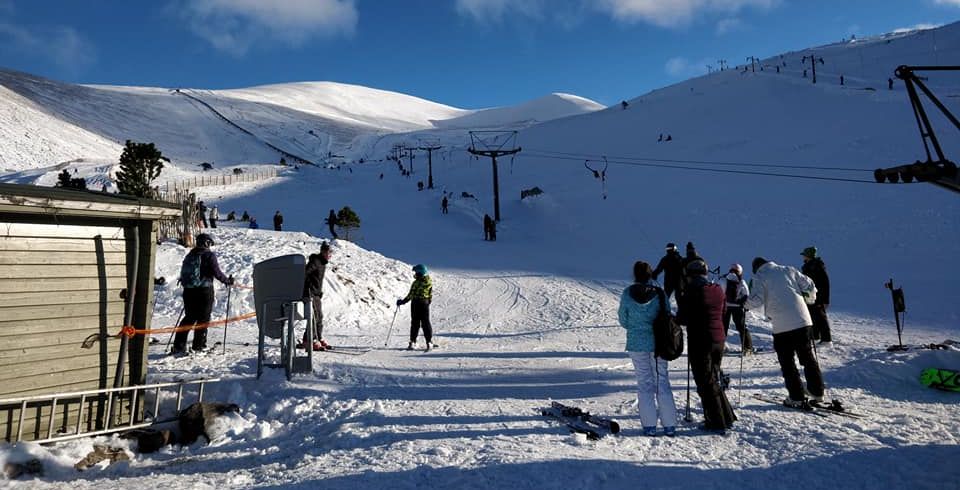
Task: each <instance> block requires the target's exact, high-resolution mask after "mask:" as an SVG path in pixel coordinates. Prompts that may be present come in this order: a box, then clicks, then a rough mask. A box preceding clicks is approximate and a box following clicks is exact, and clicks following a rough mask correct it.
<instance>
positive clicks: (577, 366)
mask: <svg viewBox="0 0 960 490" xmlns="http://www.w3.org/2000/svg"><path fill="white" fill-rule="evenodd" d="M216 236H217V239H218V241H219V243H218V244H217V246H216V247H215V249H216V250H217V252H218V254H219V256H220V257H221V263H222V265H223V267H224V269H225V270H226V271H228V272H231V273H233V274H235V275H236V277H237V278H238V280H239V282H241V283H246V284H249V283H250V282H251V279H250V275H251V272H252V266H253V264H254V263H256V262H258V261H260V260H263V259H266V258H269V257H273V256H276V255H282V254H288V253H302V254H309V253H313V252H316V251H317V250H318V249H319V245H320V242H321V239H320V238H315V237H311V236H308V235H306V234H303V233H299V232H280V233H277V232H273V231H262V230H258V231H252V230H246V229H237V228H223V229H219V230H218V231H217V233H216ZM184 253H185V250H184V249H183V248H182V247H179V246H177V245H175V244H169V243H165V244H163V245H162V246H161V247H160V250H159V257H158V266H157V273H158V274H160V275H164V276H166V277H167V278H168V279H169V278H171V277H175V275H176V273H177V271H178V269H179V263H180V260H181V258H182V257H183V255H184ZM331 265H332V269H330V270H329V272H328V275H327V280H326V283H325V295H324V309H325V312H326V315H327V319H326V322H325V323H326V330H325V336H326V337H327V339H328V340H329V341H330V342H331V343H332V344H334V345H337V346H359V347H369V348H372V349H373V350H372V351H370V352H369V353H367V354H365V355H361V356H353V355H345V354H338V353H318V354H317V356H316V358H315V360H314V364H315V374H313V375H298V376H295V377H294V379H293V380H292V381H287V380H286V379H285V377H284V376H283V374H282V372H281V371H279V370H271V369H268V370H267V371H266V373H265V375H264V376H263V377H262V378H261V379H259V380H257V379H256V378H255V373H256V362H255V359H256V335H257V334H256V332H257V330H256V326H255V323H254V321H252V320H250V321H246V322H243V323H241V324H231V325H230V326H229V330H228V339H227V344H226V354H225V355H223V354H221V351H219V349H218V350H216V351H215V352H214V353H212V354H207V355H199V356H197V355H195V356H190V357H185V358H172V357H166V356H164V352H163V351H164V348H165V344H166V341H167V340H168V339H167V335H166V334H164V335H158V336H157V340H158V343H156V344H154V345H153V346H152V347H151V355H150V357H151V358H150V365H151V374H150V380H151V381H169V380H173V379H192V378H199V377H214V376H220V377H222V378H224V381H222V382H220V383H219V384H214V385H211V386H210V387H208V391H207V399H208V400H215V401H224V402H232V403H237V404H239V405H240V406H241V407H242V408H243V412H242V413H241V414H240V415H239V416H236V417H233V418H231V419H229V420H230V421H229V422H225V423H224V424H223V425H222V426H220V427H219V428H218V429H217V431H216V432H215V435H214V441H213V442H212V443H211V444H210V445H205V444H204V443H203V442H198V443H195V444H194V445H192V446H188V447H168V448H166V449H164V450H162V451H161V452H159V453H155V454H146V455H144V454H133V458H132V460H131V461H130V462H124V463H119V464H115V465H113V466H110V467H103V466H98V467H95V468H93V469H90V470H88V471H86V472H83V473H78V472H76V471H75V470H73V468H72V465H73V463H75V462H76V461H78V460H79V459H81V458H82V457H83V456H85V455H86V453H87V452H89V451H90V450H91V449H92V444H93V442H94V441H76V442H68V443H61V444H57V445H53V446H47V447H38V446H35V445H31V444H24V445H21V446H19V447H17V448H13V449H11V448H9V447H7V448H5V449H3V450H2V451H0V459H3V460H5V461H9V460H18V461H22V460H24V459H26V458H27V457H28V456H30V457H38V458H40V459H41V460H42V461H43V462H44V464H45V466H46V474H45V475H44V476H43V477H40V478H36V479H34V480H29V481H28V482H26V483H27V484H29V485H30V486H31V488H59V487H68V486H69V487H70V488H77V489H81V488H102V487H104V486H106V487H108V488H112V487H120V486H123V487H127V488H130V487H141V486H147V485H149V486H156V487H174V488H179V487H194V488H253V487H275V486H279V487H284V488H287V487H292V488H316V487H320V486H323V487H326V486H330V485H334V486H344V485H346V486H349V487H350V488H383V487H387V486H389V487H391V488H421V487H427V486H428V487H431V488H453V487H456V488H494V487H503V486H511V487H514V488H530V489H533V488H571V487H573V488H633V487H635V486H636V485H637V484H638V482H642V484H644V485H648V486H652V487H662V488H687V487H688V486H689V485H707V486H709V487H710V488H766V487H773V488H778V487H785V486H790V485H794V484H796V482H803V486H804V487H805V488H836V487H837V486H838V485H840V486H844V487H847V488H874V487H877V486H882V487H884V488H886V487H887V486H888V485H895V486H902V487H909V488H950V487H951V485H952V484H953V481H954V480H953V467H952V465H951V464H949V463H947V462H949V461H952V460H954V459H955V457H956V456H957V455H958V454H960V450H958V448H960V446H958V442H960V432H958V430H957V427H956V424H955V423H954V417H953V415H955V412H956V403H957V399H956V396H957V395H956V394H953V393H942V392H936V391H933V390H929V389H927V388H925V387H923V386H921V385H920V383H919V382H918V380H917V376H918V373H919V371H920V369H921V368H923V367H928V366H943V367H953V368H960V352H957V351H951V352H946V351H937V352H934V351H911V352H907V353H901V354H891V353H887V352H886V351H885V350H884V349H883V347H884V346H885V345H886V344H888V343H891V342H893V341H894V340H895V335H894V332H893V328H892V327H891V326H890V325H889V324H888V323H889V322H875V321H869V320H864V319H863V318H860V317H856V316H850V315H846V314H837V315H834V316H833V321H834V331H835V332H836V333H835V336H836V340H837V344H836V346H835V347H833V348H831V349H826V350H821V351H820V352H819V356H820V359H821V363H822V365H823V367H824V370H825V376H826V379H827V382H828V385H829V395H830V396H832V397H837V398H841V399H843V400H844V402H845V403H846V404H847V405H848V406H850V407H855V408H856V409H857V410H858V411H861V412H864V413H867V414H868V415H869V416H868V418H866V419H863V420H856V419H847V418H841V417H837V416H832V417H830V418H826V419H824V418H819V417H815V416H812V415H808V414H804V413H800V412H788V411H784V409H782V408H779V407H776V406H773V405H768V404H765V403H763V402H759V401H756V400H753V399H752V398H751V394H752V393H758V392H759V393H767V394H770V395H774V396H781V395H782V394H783V392H784V390H783V388H782V379H781V378H780V374H779V368H778V366H777V362H776V358H775V356H773V355H771V354H758V355H755V356H752V357H746V358H745V359H744V360H743V371H742V375H741V374H740V365H739V362H740V359H739V357H727V358H726V359H725V361H724V368H725V370H726V371H727V372H728V373H731V374H733V376H734V380H735V382H734V388H732V390H731V391H730V392H729V395H730V397H731V399H732V402H733V403H735V404H736V406H737V414H738V416H739V418H740V420H739V422H738V423H737V424H736V427H735V429H734V430H733V431H731V432H730V433H729V435H727V436H725V437H721V436H714V435H705V434H703V433H701V432H699V431H698V430H696V429H695V426H692V425H691V426H686V425H682V426H681V428H680V431H679V435H678V436H677V437H676V438H673V439H669V438H664V437H659V438H649V437H643V436H641V435H640V424H639V419H638V418H637V414H636V399H635V394H634V384H633V383H634V381H633V368H632V366H631V364H630V362H629V359H628V358H627V357H626V354H625V353H624V352H623V344H624V335H623V331H622V329H621V328H620V327H619V326H617V325H616V308H617V298H618V295H617V294H615V293H617V290H618V289H619V288H620V287H621V286H623V285H625V282H622V281H621V282H620V283H617V284H614V283H607V284H603V283H597V282H591V281H582V280H574V279H569V278H564V277H561V276H547V275H537V274H529V273H520V272H513V271H501V272H488V273H480V272H477V271H467V270H455V269H442V270H434V271H433V273H432V275H433V278H434V281H435V289H434V291H435V301H434V303H433V308H432V310H433V323H434V325H435V332H436V337H435V338H436V340H437V342H439V343H440V344H441V347H440V348H439V349H435V350H433V351H431V352H429V353H424V352H422V351H419V350H417V351H406V350H404V349H403V348H404V346H405V345H406V336H407V335H406V334H407V325H408V322H409V316H408V308H403V309H402V310H401V313H400V314H399V316H398V318H397V321H396V325H395V326H394V329H393V331H392V336H391V337H390V341H389V344H388V345H387V346H384V342H385V341H386V338H387V334H388V330H389V327H390V321H391V318H392V316H393V308H394V306H393V304H392V303H393V301H394V299H395V298H396V297H398V296H402V295H403V294H404V293H405V291H406V288H407V287H408V285H409V281H410V279H411V273H410V266H409V264H405V263H402V262H399V261H396V260H392V259H389V258H387V257H384V256H382V255H380V254H378V253H375V252H371V251H367V250H364V249H362V248H360V247H358V246H356V245H354V244H351V243H349V242H345V241H336V242H334V246H333V258H332V262H331ZM158 294H159V298H158V304H157V313H156V317H155V324H156V326H165V325H169V324H171V323H172V322H173V321H174V320H175V318H176V316H177V314H178V312H179V308H180V302H179V300H178V298H177V296H178V291H177V290H175V289H174V288H173V287H172V286H168V287H166V288H160V289H159V290H158ZM225 295H226V292H225V291H224V290H223V289H222V288H221V289H220V290H219V292H218V302H217V306H216V308H215V310H214V311H215V316H216V317H222V316H223V315H224V314H225V313H226V312H225V311H224V309H225ZM231 302H232V305H233V306H232V310H233V311H232V313H233V314H237V313H240V312H245V311H250V310H252V307H253V305H252V293H250V292H249V291H246V290H242V289H237V290H235V291H234V297H233V299H232V301H231ZM749 323H750V325H751V329H752V331H753V332H754V339H755V343H756V345H757V346H758V347H763V348H766V349H770V348H771V342H772V341H771V332H770V329H769V326H768V325H767V324H765V323H764V322H762V321H760V320H759V319H757V318H755V317H754V318H751V320H750V322H749ZM954 333H955V332H954ZM221 335H222V330H221V329H216V330H213V331H211V333H210V342H211V343H212V342H213V341H214V340H216V339H220V338H221ZM944 335H947V334H946V333H944V332H943V331H936V330H928V329H922V330H921V329H912V331H910V332H909V340H910V341H911V342H913V343H919V342H934V341H942V340H944ZM737 341H738V338H737V337H736V335H734V336H733V337H732V338H731V343H733V344H735V343H737ZM421 344H422V341H421ZM271 354H272V355H274V356H275V355H276V349H274V350H273V351H271ZM670 377H671V381H672V383H673V386H674V393H675V399H676V400H677V404H678V407H679V408H680V409H681V410H683V407H684V404H685V396H684V395H685V391H684V390H685V386H686V385H685V382H686V372H685V362H684V361H683V358H681V359H680V360H678V361H675V362H673V363H672V364H671V368H670ZM550 400H560V401H563V402H567V403H574V404H577V405H580V406H582V407H584V408H585V409H588V410H591V411H592V412H594V413H598V414H604V415H607V416H612V417H614V418H616V419H617V420H619V421H620V423H621V425H622V426H623V431H622V432H621V433H620V434H619V435H616V436H608V437H606V438H604V439H602V440H600V441H596V442H593V441H587V440H586V439H585V438H584V437H583V436H581V435H576V434H570V433H568V431H567V430H566V429H565V428H564V427H562V426H560V425H558V424H556V423H555V422H552V421H550V420H548V419H545V418H543V417H542V416H540V415H539V413H538V409H539V408H541V407H543V406H546V405H549V401H550ZM692 400H693V401H692V405H693V411H694V416H695V417H697V418H699V412H700V411H699V405H698V403H697V395H696V392H695V390H694V392H693V393H692ZM104 439H109V438H99V442H108V443H109V444H112V445H116V446H120V447H128V448H129V447H130V442H129V441H125V440H120V439H116V438H113V439H109V440H107V441H104ZM2 484H3V483H0V485H2Z"/></svg>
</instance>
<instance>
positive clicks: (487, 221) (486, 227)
mask: <svg viewBox="0 0 960 490" xmlns="http://www.w3.org/2000/svg"><path fill="white" fill-rule="evenodd" d="M491 228H493V219H492V218H490V215H489V214H485V215H483V239H484V240H487V241H489V240H491V238H490V229H491Z"/></svg>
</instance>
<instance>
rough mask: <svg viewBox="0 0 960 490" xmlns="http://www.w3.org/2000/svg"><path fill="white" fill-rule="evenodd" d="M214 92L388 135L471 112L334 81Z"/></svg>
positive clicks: (427, 126) (428, 125) (423, 126)
mask: <svg viewBox="0 0 960 490" xmlns="http://www.w3.org/2000/svg"><path fill="white" fill-rule="evenodd" d="M213 93H215V94H217V95H220V96H223V97H229V98H235V99H241V100H248V101H253V102H264V103H268V104H272V105H275V106H282V107H290V108H295V109H297V110H299V111H302V112H306V113H308V114H313V115H316V116H320V117H325V118H330V119H335V120H341V121H344V122H346V123H349V124H352V125H362V126H369V127H371V128H375V129H379V130H383V131H391V132H400V131H413V130H416V129H424V128H429V127H432V124H431V121H432V120H445V119H451V118H455V117H458V116H462V115H464V114H466V113H469V112H470V111H466V110H463V109H457V108H455V107H450V106H447V105H443V104H438V103H436V102H431V101H429V100H424V99H420V98H417V97H412V96H410V95H405V94H400V93H396V92H389V91H386V90H377V89H373V88H367V87H362V86H359V85H349V84H344V83H334V82H300V83H284V84H277V85H263V86H259V87H251V88H245V89H234V90H217V91H213Z"/></svg>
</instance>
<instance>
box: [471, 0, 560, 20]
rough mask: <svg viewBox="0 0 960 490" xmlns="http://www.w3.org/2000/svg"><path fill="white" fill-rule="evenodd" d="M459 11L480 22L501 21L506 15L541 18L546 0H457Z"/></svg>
mask: <svg viewBox="0 0 960 490" xmlns="http://www.w3.org/2000/svg"><path fill="white" fill-rule="evenodd" d="M455 7H456V9H457V13H458V14H460V15H462V16H464V17H470V18H473V19H474V20H476V21H478V22H489V21H496V22H500V21H502V20H504V18H506V17H511V16H514V17H515V16H523V17H532V18H535V19H537V18H540V17H541V16H542V15H543V13H544V7H545V4H544V0H456V3H455Z"/></svg>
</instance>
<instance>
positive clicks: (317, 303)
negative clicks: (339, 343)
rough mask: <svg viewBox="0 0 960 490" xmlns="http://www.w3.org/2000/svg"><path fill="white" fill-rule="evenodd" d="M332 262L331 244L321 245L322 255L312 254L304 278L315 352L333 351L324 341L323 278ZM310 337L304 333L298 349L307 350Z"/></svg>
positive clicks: (304, 296)
mask: <svg viewBox="0 0 960 490" xmlns="http://www.w3.org/2000/svg"><path fill="white" fill-rule="evenodd" d="M329 262H330V243H328V242H326V241H324V242H323V243H321V244H320V253H318V254H310V257H309V259H308V260H307V265H306V267H305V270H304V276H303V298H304V300H305V301H310V305H311V306H312V310H313V344H312V345H309V347H311V348H313V350H315V351H325V350H331V349H333V346H331V345H330V344H328V343H327V341H326V340H323V308H322V306H323V304H322V302H321V298H323V276H324V275H325V274H326V272H327V264H328V263H329ZM308 340H309V336H308V335H307V332H306V331H304V332H303V342H301V343H300V345H298V346H297V347H298V348H307V346H308V344H307V341H308Z"/></svg>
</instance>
